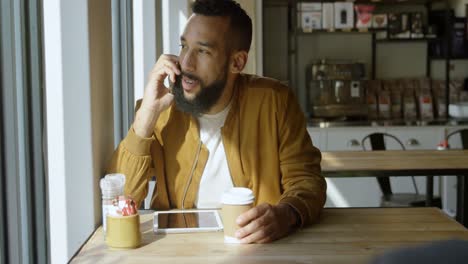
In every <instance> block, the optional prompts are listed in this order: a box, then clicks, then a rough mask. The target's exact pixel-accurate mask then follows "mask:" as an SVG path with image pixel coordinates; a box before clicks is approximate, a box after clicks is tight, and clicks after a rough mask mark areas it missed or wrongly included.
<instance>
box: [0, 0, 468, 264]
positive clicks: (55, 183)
mask: <svg viewBox="0 0 468 264" xmlns="http://www.w3.org/2000/svg"><path fill="white" fill-rule="evenodd" d="M239 2H240V3H241V4H242V6H243V7H244V8H245V9H246V10H247V12H248V13H249V15H250V16H251V17H252V19H253V23H254V38H253V43H252V48H251V52H250V55H249V61H248V65H247V67H246V69H245V72H248V73H254V74H259V75H265V76H269V77H273V78H276V79H278V80H280V81H282V82H284V83H286V84H288V85H289V86H290V87H291V89H293V90H294V91H295V93H296V95H297V97H298V99H299V102H300V104H301V106H302V108H303V110H304V113H305V114H306V115H307V117H308V122H309V123H308V130H309V133H310V135H311V138H312V140H313V142H314V144H315V145H316V146H317V147H319V148H320V149H321V150H322V151H332V150H349V151H359V150H363V149H365V148H366V145H365V144H366V143H364V145H363V144H362V143H363V142H361V140H362V138H363V137H364V136H365V135H367V134H370V133H373V132H385V133H389V134H392V135H394V136H396V137H397V138H398V139H399V140H400V141H401V142H402V144H403V145H404V147H405V148H406V149H435V148H437V145H438V144H439V143H440V142H441V141H443V139H444V136H445V135H447V134H448V133H450V132H452V131H455V130H457V129H460V128H466V127H467V122H466V121H467V115H468V109H467V108H468V105H467V102H468V88H467V85H468V84H467V80H466V78H468V46H467V43H468V40H467V38H468V34H467V19H466V14H467V12H468V2H467V1H466V0H451V1H422V0H407V1H390V0H389V1H386V0H382V1H376V2H369V3H367V5H369V4H371V5H372V6H373V7H372V8H368V7H366V6H365V5H364V6H361V7H360V8H358V9H356V11H357V12H356V14H355V18H354V10H353V9H354V8H353V6H352V3H350V2H348V3H343V2H338V3H333V2H328V3H327V4H323V5H322V3H321V2H319V1H315V2H312V1H306V2H301V1H286V0H284V1H283V0H263V1H261V0H257V1H249V0H243V1H239ZM427 2H431V3H430V4H428V5H427V4H426V3H427ZM432 2H434V3H432ZM189 3H190V1H187V0H176V1H175V0H171V1H169V0H159V1H149V0H145V1H115V0H113V1H110V0H107V1H60V0H50V1H39V0H29V1H28V0H22V1H13V0H5V1H2V4H1V9H0V12H1V46H0V48H1V57H0V58H1V60H2V64H1V65H2V66H1V83H2V89H1V91H2V92H1V100H2V115H1V119H0V121H1V129H0V132H1V134H0V138H1V140H2V142H1V145H2V152H1V155H2V156H1V159H0V162H1V163H0V165H1V166H0V167H1V169H2V177H1V178H0V193H1V197H0V198H1V199H0V210H1V216H0V234H1V236H0V253H1V254H0V263H8V262H10V263H46V262H52V263H65V262H67V261H68V260H70V259H71V258H72V257H73V255H74V254H76V252H77V251H78V250H79V249H80V247H81V246H82V245H83V243H84V242H86V240H87V239H88V238H89V236H90V235H91V234H92V233H93V231H94V230H95V229H96V228H97V227H98V226H99V225H101V219H102V218H101V197H100V190H99V185H98V182H99V179H100V178H101V177H102V176H103V174H104V169H105V164H106V162H107V159H108V158H109V156H110V154H111V153H112V150H113V149H114V147H115V146H116V144H118V142H119V141H120V140H121V139H122V137H123V136H125V134H126V131H127V129H128V127H129V125H130V124H131V122H132V118H133V107H134V102H135V100H137V99H138V98H141V97H142V95H143V87H144V84H145V80H146V77H147V73H148V72H149V70H150V69H151V67H152V65H153V64H154V62H155V61H156V60H157V58H158V57H159V55H160V54H163V53H172V54H178V51H179V46H178V45H179V36H180V34H181V32H182V30H183V27H184V25H185V22H186V20H187V17H188V16H189V15H190V11H189V9H188V6H189ZM333 4H335V5H333ZM350 4H351V9H349V8H350V7H349V6H348V5H350ZM330 5H331V6H330ZM369 14H371V15H372V16H373V18H369V16H368V15H369ZM349 16H351V18H352V19H351V20H350V17H349ZM357 22H359V23H360V25H359V28H356V25H355V23H357ZM447 47H449V48H448V49H447ZM447 50H448V52H447ZM447 87H448V89H447ZM463 102H465V104H464V103H463ZM449 143H450V146H451V147H453V148H457V147H458V148H460V147H461V142H460V139H458V138H454V139H453V140H452V141H450V142H449ZM367 148H368V149H369V146H367ZM388 148H389V149H398V148H401V146H400V145H398V144H396V143H389V144H388ZM409 176H410V175H409ZM327 183H328V191H327V202H326V207H377V206H380V198H381V191H380V189H379V186H378V184H377V181H376V179H375V178H347V179H343V178H342V179H336V178H334V179H327ZM434 183H435V185H434V187H435V193H434V194H435V195H436V196H438V197H440V198H441V207H442V209H443V211H444V212H445V213H446V214H447V215H449V216H450V217H454V213H455V208H456V203H455V202H456V179H455V178H453V177H436V178H435V180H434ZM415 185H416V186H415ZM392 188H393V191H394V192H402V193H405V192H409V193H411V192H415V189H417V190H419V193H420V194H424V193H425V178H424V177H422V176H419V177H415V184H413V181H412V178H411V177H399V178H394V179H392ZM362 190H365V191H362Z"/></svg>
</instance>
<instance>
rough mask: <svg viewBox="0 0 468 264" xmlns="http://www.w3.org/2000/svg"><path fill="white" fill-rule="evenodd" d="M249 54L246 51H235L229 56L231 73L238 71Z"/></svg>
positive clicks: (244, 63) (242, 67) (243, 65)
mask: <svg viewBox="0 0 468 264" xmlns="http://www.w3.org/2000/svg"><path fill="white" fill-rule="evenodd" d="M248 57H249V55H248V54H247V52H246V51H243V50H241V51H236V52H235V53H234V54H233V55H232V57H231V67H230V70H231V72H232V73H240V72H242V70H243V69H244V67H245V65H246V64H247V59H248Z"/></svg>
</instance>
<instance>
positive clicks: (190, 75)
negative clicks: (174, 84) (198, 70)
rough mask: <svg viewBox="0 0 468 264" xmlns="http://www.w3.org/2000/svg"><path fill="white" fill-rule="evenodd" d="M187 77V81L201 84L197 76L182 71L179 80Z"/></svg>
mask: <svg viewBox="0 0 468 264" xmlns="http://www.w3.org/2000/svg"><path fill="white" fill-rule="evenodd" d="M184 76H185V77H187V78H189V79H192V80H195V81H198V82H201V80H200V78H199V77H198V76H196V75H195V74H191V73H188V72H185V71H182V72H181V73H180V75H179V78H180V79H181V80H182V77H184Z"/></svg>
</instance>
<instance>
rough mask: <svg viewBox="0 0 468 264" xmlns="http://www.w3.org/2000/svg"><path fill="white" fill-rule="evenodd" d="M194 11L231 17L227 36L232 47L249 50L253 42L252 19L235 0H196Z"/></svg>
mask: <svg viewBox="0 0 468 264" xmlns="http://www.w3.org/2000/svg"><path fill="white" fill-rule="evenodd" d="M192 12H193V13H195V14H199V15H203V16H222V17H229V32H228V34H229V36H232V37H233V38H229V39H228V38H226V42H227V43H229V45H230V47H231V49H234V50H236V49H238V50H244V51H247V52H248V51H249V49H250V43H251V42H252V20H251V19H250V17H249V15H247V13H246V12H245V10H244V9H242V7H241V6H240V5H239V3H236V2H235V1H233V0H195V1H194V3H193V5H192Z"/></svg>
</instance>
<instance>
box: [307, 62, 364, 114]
mask: <svg viewBox="0 0 468 264" xmlns="http://www.w3.org/2000/svg"><path fill="white" fill-rule="evenodd" d="M365 75H366V74H365V67H364V64H363V63H359V62H353V61H347V60H325V59H322V60H318V61H315V62H313V63H312V65H311V67H309V70H308V74H307V75H306V76H307V79H308V103H309V110H310V111H311V114H312V117H313V118H325V119H335V118H345V119H346V118H350V117H352V118H356V117H363V118H364V117H366V116H367V106H366V103H365V102H366V101H365V94H364V91H365V89H364V86H365V81H364V78H365Z"/></svg>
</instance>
